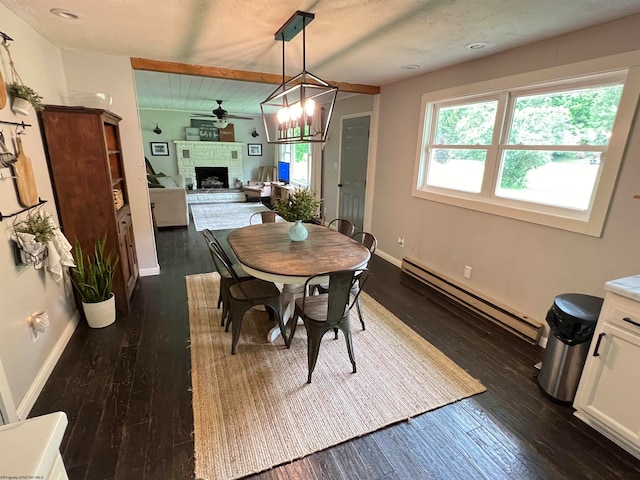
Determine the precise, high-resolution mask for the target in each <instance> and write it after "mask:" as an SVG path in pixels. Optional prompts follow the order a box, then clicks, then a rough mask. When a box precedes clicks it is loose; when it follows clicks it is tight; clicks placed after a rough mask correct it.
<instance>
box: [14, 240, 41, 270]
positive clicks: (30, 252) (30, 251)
mask: <svg viewBox="0 0 640 480" xmlns="http://www.w3.org/2000/svg"><path fill="white" fill-rule="evenodd" d="M11 240H13V241H14V242H16V243H17V244H18V246H19V247H20V250H21V251H22V252H25V255H24V256H25V258H24V259H23V261H25V262H27V261H28V263H29V264H30V265H33V266H34V268H36V269H38V268H42V266H43V260H44V258H42V257H40V256H39V254H40V253H41V252H42V250H43V249H44V248H45V245H43V244H42V243H40V242H36V237H35V235H32V234H30V233H25V232H17V231H14V232H13V233H11Z"/></svg>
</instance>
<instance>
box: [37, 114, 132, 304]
mask: <svg viewBox="0 0 640 480" xmlns="http://www.w3.org/2000/svg"><path fill="white" fill-rule="evenodd" d="M40 119H41V126H42V134H43V139H44V144H45V149H46V151H47V156H48V161H49V171H50V174H51V179H52V183H53V189H54V194H55V197H56V204H57V208H58V215H59V217H60V224H61V228H62V231H63V232H64V234H65V236H66V237H67V238H68V239H69V241H70V242H71V243H72V244H75V239H76V238H77V239H78V240H79V241H80V244H81V245H82V250H83V252H84V254H85V256H86V255H87V253H92V252H93V248H94V242H95V240H96V239H97V238H101V237H102V236H104V234H105V233H106V234H107V244H106V248H105V252H110V251H115V252H117V253H118V254H119V255H120V261H119V263H118V266H117V269H116V273H115V276H114V280H113V292H114V293H115V295H116V306H117V308H118V310H120V311H122V312H125V313H128V312H129V310H130V303H129V302H130V298H131V295H132V293H133V289H134V287H135V284H136V280H137V278H138V260H137V255H136V247H135V242H134V238H133V228H132V224H131V210H130V207H129V198H128V194H127V185H126V178H125V172H124V165H123V157H122V148H121V143H120V130H119V127H118V124H119V122H120V120H122V119H121V118H120V117H119V116H118V115H115V114H114V113H111V112H108V111H106V110H101V109H94V108H85V107H66V106H58V105H46V106H45V109H44V110H43V111H42V112H40Z"/></svg>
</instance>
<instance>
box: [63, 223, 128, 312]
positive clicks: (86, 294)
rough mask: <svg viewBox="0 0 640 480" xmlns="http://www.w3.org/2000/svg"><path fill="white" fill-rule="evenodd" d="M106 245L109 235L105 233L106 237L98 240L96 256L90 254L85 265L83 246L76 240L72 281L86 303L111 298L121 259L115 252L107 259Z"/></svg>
mask: <svg viewBox="0 0 640 480" xmlns="http://www.w3.org/2000/svg"><path fill="white" fill-rule="evenodd" d="M106 243H107V234H106V233H105V235H104V237H102V238H99V239H96V241H95V246H94V256H93V257H92V256H91V255H89V254H88V255H87V261H86V263H85V261H84V257H83V254H82V246H81V245H80V242H79V241H78V239H77V238H76V267H73V268H72V269H71V279H72V280H73V285H74V286H75V287H76V290H78V293H79V294H80V297H82V301H83V302H85V303H97V302H102V301H104V300H108V299H109V297H111V291H112V288H111V286H112V283H113V275H114V272H115V268H116V265H117V264H118V261H119V259H120V258H119V256H118V254H117V253H114V252H110V253H109V255H107V256H106V257H105V255H104V246H105V244H106Z"/></svg>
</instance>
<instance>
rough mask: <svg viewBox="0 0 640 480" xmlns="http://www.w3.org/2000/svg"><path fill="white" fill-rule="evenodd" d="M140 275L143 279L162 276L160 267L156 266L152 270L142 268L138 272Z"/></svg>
mask: <svg viewBox="0 0 640 480" xmlns="http://www.w3.org/2000/svg"><path fill="white" fill-rule="evenodd" d="M138 275H140V276H141V277H153V276H154V275H160V265H156V266H155V267H151V268H141V269H140V270H139V271H138Z"/></svg>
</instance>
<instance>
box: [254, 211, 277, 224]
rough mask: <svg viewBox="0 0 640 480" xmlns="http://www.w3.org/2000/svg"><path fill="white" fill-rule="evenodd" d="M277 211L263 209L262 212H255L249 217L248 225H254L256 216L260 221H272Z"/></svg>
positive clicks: (274, 219)
mask: <svg viewBox="0 0 640 480" xmlns="http://www.w3.org/2000/svg"><path fill="white" fill-rule="evenodd" d="M276 217H277V213H276V212H274V211H273V210H265V211H263V212H256V213H254V214H253V215H251V216H250V217H249V225H256V224H257V223H258V218H260V223H273V222H275V221H276Z"/></svg>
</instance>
